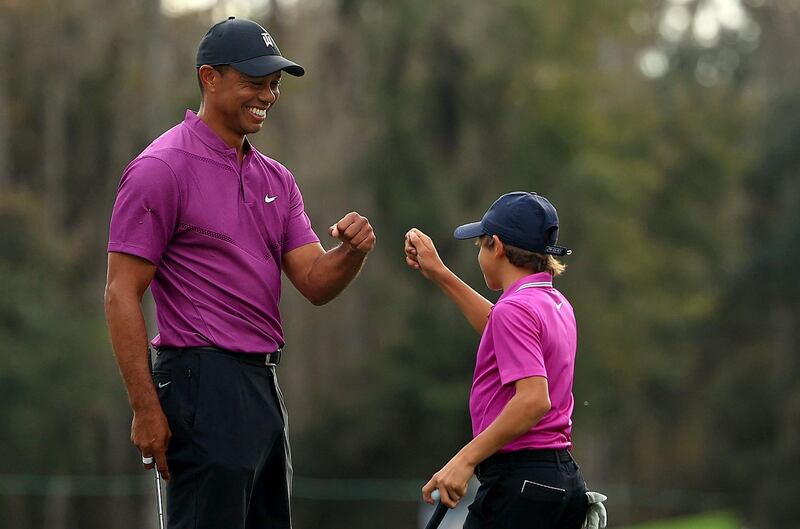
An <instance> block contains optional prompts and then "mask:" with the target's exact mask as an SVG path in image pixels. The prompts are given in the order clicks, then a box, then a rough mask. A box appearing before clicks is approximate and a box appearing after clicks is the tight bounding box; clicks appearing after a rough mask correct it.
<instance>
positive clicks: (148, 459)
mask: <svg viewBox="0 0 800 529" xmlns="http://www.w3.org/2000/svg"><path fill="white" fill-rule="evenodd" d="M142 463H144V464H145V465H151V464H153V458H152V457H144V456H142Z"/></svg>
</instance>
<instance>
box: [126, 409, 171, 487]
mask: <svg viewBox="0 0 800 529" xmlns="http://www.w3.org/2000/svg"><path fill="white" fill-rule="evenodd" d="M170 437H172V432H171V431H170V429H169V424H168V423H167V417H166V416H165V415H164V412H163V411H162V410H161V406H160V405H157V406H156V407H151V408H149V409H147V410H144V411H139V412H134V413H133V423H132V424H131V442H132V443H133V444H134V445H136V447H137V448H138V449H139V451H140V452H141V453H142V458H148V457H152V458H153V459H155V463H150V464H149V465H144V468H147V469H150V468H153V465H154V464H155V466H156V467H158V472H159V473H160V474H161V477H162V478H164V479H165V480H167V481H169V469H168V468H167V446H168V445H169V440H170Z"/></svg>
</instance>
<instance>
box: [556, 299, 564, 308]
mask: <svg viewBox="0 0 800 529" xmlns="http://www.w3.org/2000/svg"><path fill="white" fill-rule="evenodd" d="M563 304H564V302H563V301H562V302H561V303H556V310H561V305H563Z"/></svg>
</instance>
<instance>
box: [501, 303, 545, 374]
mask: <svg viewBox="0 0 800 529" xmlns="http://www.w3.org/2000/svg"><path fill="white" fill-rule="evenodd" d="M489 324H490V325H491V326H492V336H493V340H494V352H495V356H496V359H497V368H498V370H499V372H500V381H501V382H502V384H503V385H507V384H511V383H512V382H515V381H517V380H520V379H522V378H527V377H533V376H541V377H545V378H547V369H545V364H544V356H543V355H542V345H541V322H540V321H539V319H538V318H536V317H535V316H534V315H533V314H531V312H530V311H529V310H528V309H527V308H525V307H523V306H521V305H517V304H515V303H512V302H508V301H507V302H501V303H498V304H496V305H495V306H494V308H493V309H492V312H491V316H490V318H489Z"/></svg>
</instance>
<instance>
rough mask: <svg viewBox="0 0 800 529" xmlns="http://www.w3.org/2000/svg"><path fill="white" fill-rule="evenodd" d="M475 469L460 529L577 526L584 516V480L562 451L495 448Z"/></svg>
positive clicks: (559, 528) (571, 528) (560, 528)
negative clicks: (473, 490) (472, 498)
mask: <svg viewBox="0 0 800 529" xmlns="http://www.w3.org/2000/svg"><path fill="white" fill-rule="evenodd" d="M476 473H477V475H478V480H479V481H480V483H481V486H480V487H479V488H478V492H477V493H476V495H475V501H473V502H472V504H471V505H470V506H469V514H468V515H467V520H466V522H464V529H488V528H492V529H523V528H525V529H579V528H580V527H581V525H582V524H583V522H584V520H585V518H586V510H587V507H588V500H587V499H586V484H585V483H584V481H583V477H582V476H581V471H580V468H578V465H577V464H576V463H575V460H574V459H572V455H571V454H570V453H569V452H567V451H566V450H521V451H518V452H508V453H498V454H495V455H493V456H491V457H489V458H488V459H487V460H486V461H484V462H483V463H481V464H480V465H478V468H477V472H476Z"/></svg>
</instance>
